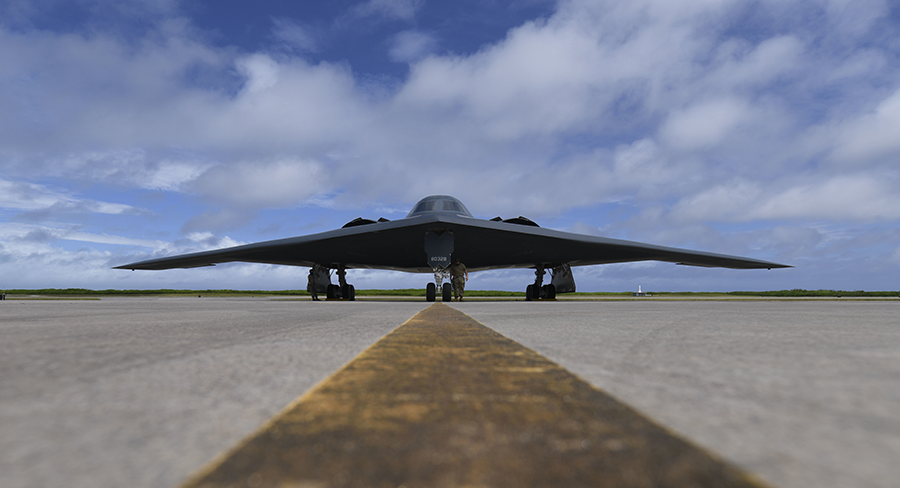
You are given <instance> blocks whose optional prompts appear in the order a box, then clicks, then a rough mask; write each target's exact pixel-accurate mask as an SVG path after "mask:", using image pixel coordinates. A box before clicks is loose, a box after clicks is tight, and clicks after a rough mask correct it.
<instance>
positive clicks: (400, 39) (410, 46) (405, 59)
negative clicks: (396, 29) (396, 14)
mask: <svg viewBox="0 0 900 488" xmlns="http://www.w3.org/2000/svg"><path fill="white" fill-rule="evenodd" d="M436 47H437V40H436V39H435V38H434V36H432V35H429V34H426V33H424V32H420V31H417V30H407V31H403V32H400V33H398V34H397V35H395V36H394V38H393V39H392V40H391V48H390V50H389V51H388V54H389V55H390V57H391V60H393V61H395V62H398V63H409V62H412V61H417V60H419V59H422V58H424V57H425V56H427V55H429V54H431V53H432V52H433V51H434V49H435V48H436Z"/></svg>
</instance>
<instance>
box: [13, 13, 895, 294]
mask: <svg viewBox="0 0 900 488" xmlns="http://www.w3.org/2000/svg"><path fill="white" fill-rule="evenodd" d="M898 58H900V7H898V6H897V4H896V3H891V2H888V1H881V0H856V1H849V0H817V1H792V0H777V1H776V0H757V1H742V0H699V1H698V0H690V1H688V0H683V1H679V0H631V1H627V2H626V1H599V0H595V1H587V0H567V1H559V2H553V1H542V0H533V1H528V0H525V1H519V2H506V1H459V2H433V1H424V0H368V1H362V0H361V1H349V0H348V1H335V2H312V1H309V2H307V1H258V2H237V1H217V2H202V1H194V2H182V1H179V0H155V1H151V0H133V1H112V0H67V1H62V0H58V1H57V0H42V1H34V0H31V1H19V0H3V1H0V288H43V287H59V288H65V287H84V288H235V289H292V288H303V287H304V284H305V276H306V270H305V269H298V268H290V267H279V266H260V265H245V264H232V265H226V266H217V267H215V268H211V269H193V270H173V271H163V272H130V271H127V272H126V271H121V270H112V269H110V268H111V267H112V266H115V265H119V264H123V263H127V262H132V261H135V260H140V259H146V258H151V257H158V256H164V255H170V254H178V253H183V252H190V251H197V250H205V249H213V248H218V247H223V246H229V245H236V244H242V243H249V242H256V241H260V240H267V239H275V238H280V237H290V236H295V235H302V234H309V233H315V232H322V231H327V230H331V229H334V228H337V227H340V226H341V225H343V224H344V223H345V222H347V221H349V220H351V219H353V218H355V217H359V216H362V217H365V218H372V219H376V218H378V217H382V216H383V217H386V218H389V219H397V218H401V217H403V216H405V215H406V213H407V212H408V211H409V208H410V207H411V206H412V205H413V204H414V203H415V202H416V201H418V200H419V199H420V198H422V197H424V196H427V195H430V194H451V195H454V196H456V197H458V198H460V199H461V200H462V201H463V202H464V203H465V204H466V205H467V206H468V207H469V209H470V210H471V211H472V212H473V213H474V214H475V215H476V216H478V217H483V218H491V217H494V216H498V215H499V216H503V217H504V218H508V217H514V216H518V215H524V216H526V217H529V218H531V219H532V220H535V221H537V222H538V223H539V224H541V225H542V226H544V227H550V228H555V229H560V230H567V231H573V232H579V233H585V234H593V235H602V236H608V237H616V238H623V239H631V240H637V241H642V242H651V243H655V244H661V245H668V246H676V247H685V248H691V249H698V250H705V251H713V252H722V253H727V254H736V255H742V256H748V257H754V258H759V259H766V260H771V261H776V262H783V263H787V264H791V265H794V266H795V268H793V269H787V270H772V271H735V270H720V269H700V268H696V269H695V268H686V267H680V266H675V265H672V264H668V263H634V264H622V265H608V266H598V267H584V268H576V270H575V278H576V282H577V283H578V288H579V290H583V291H622V290H632V289H637V286H638V285H641V286H642V287H643V289H645V290H659V291H666V290H669V291H679V290H695V291H728V290H770V289H790V288H832V289H847V290H856V289H866V290H897V289H900V284H898V280H897V275H898V271H900V225H898V220H900V164H898V163H900V59H898ZM349 277H350V281H351V282H353V283H354V284H355V285H356V286H357V288H399V287H403V288H405V287H420V286H424V284H425V283H426V282H427V281H428V279H429V277H428V276H426V275H411V274H404V273H392V272H373V271H359V270H354V271H351V272H350V273H349ZM472 278H473V279H472V281H471V282H470V287H472V288H485V289H488V288H493V289H510V290H519V289H524V287H525V285H526V284H527V283H528V282H529V281H530V280H531V279H532V273H531V272H529V271H527V270H524V271H504V272H483V273H477V274H475V275H473V277H472Z"/></svg>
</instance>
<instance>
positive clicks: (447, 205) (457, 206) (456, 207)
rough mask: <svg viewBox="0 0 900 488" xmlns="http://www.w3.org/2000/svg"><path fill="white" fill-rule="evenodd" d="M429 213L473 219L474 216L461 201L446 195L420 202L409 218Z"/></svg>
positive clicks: (434, 196)
mask: <svg viewBox="0 0 900 488" xmlns="http://www.w3.org/2000/svg"><path fill="white" fill-rule="evenodd" d="M427 212H449V213H454V214H457V215H463V216H466V217H471V216H472V214H471V213H470V212H469V210H468V209H467V208H466V206H465V205H463V204H462V202H460V201H459V200H457V199H455V198H453V197H451V196H445V195H433V196H430V197H425V198H423V199H422V200H419V203H417V204H416V206H415V207H413V209H412V211H411V212H410V213H409V215H407V217H412V216H414V215H421V214H423V213H427Z"/></svg>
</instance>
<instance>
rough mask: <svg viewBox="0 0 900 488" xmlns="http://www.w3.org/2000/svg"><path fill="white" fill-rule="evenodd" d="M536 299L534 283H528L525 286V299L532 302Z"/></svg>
mask: <svg viewBox="0 0 900 488" xmlns="http://www.w3.org/2000/svg"><path fill="white" fill-rule="evenodd" d="M532 300H534V285H528V286H527V287H525V301H526V302H530V301H532Z"/></svg>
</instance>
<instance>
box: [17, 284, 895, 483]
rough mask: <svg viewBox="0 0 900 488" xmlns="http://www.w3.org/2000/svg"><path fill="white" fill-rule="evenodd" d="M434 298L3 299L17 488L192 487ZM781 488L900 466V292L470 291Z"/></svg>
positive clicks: (526, 338)
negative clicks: (603, 294)
mask: <svg viewBox="0 0 900 488" xmlns="http://www.w3.org/2000/svg"><path fill="white" fill-rule="evenodd" d="M426 306H427V304H425V303H424V302H374V301H358V302H353V303H339V302H310V301H282V300H269V299H265V298H245V299H238V298H196V297H193V298H104V299H103V300H101V301H18V300H10V301H4V302H3V303H0V337H2V341H0V371H2V374H0V434H2V435H0V486H4V487H31V486H75V487H80V486H84V487H89V486H90V487H105V486H109V487H113V486H122V485H130V486H146V487H168V486H173V485H176V484H178V483H180V482H182V481H183V480H184V479H185V478H187V477H188V476H189V475H190V474H191V473H194V472H196V471H197V470H198V469H200V467H201V466H203V465H204V464H206V463H207V462H208V461H210V460H211V459H212V458H213V457H215V456H216V455H218V454H220V453H222V452H223V451H225V450H227V449H229V448H231V447H233V446H234V444H235V443H237V442H238V441H239V440H241V439H242V438H244V437H245V436H247V435H248V434H250V433H251V432H253V431H255V430H256V429H257V428H258V427H259V426H260V424H262V423H263V422H264V421H265V420H266V419H269V418H270V417H272V416H273V415H275V414H276V413H278V412H279V411H281V410H282V409H283V408H284V407H285V406H286V405H287V404H288V403H290V402H291V401H292V400H293V399H294V398H296V397H297V396H299V395H301V394H302V393H303V392H305V391H306V390H308V389H309V388H311V387H312V386H314V385H315V384H316V383H318V382H319V381H321V380H323V379H324V378H326V377H327V376H328V375H329V374H331V373H332V372H334V371H335V370H337V369H338V368H339V367H340V366H341V365H343V364H345V363H347V362H348V361H350V360H351V359H353V358H354V357H355V356H356V355H357V354H359V353H360V352H361V351H362V350H364V349H365V348H366V347H368V346H369V345H370V344H372V343H373V342H375V341H376V340H378V339H379V338H380V337H382V336H384V335H385V334H387V333H388V332H390V331H391V330H393V329H394V328H396V327H398V326H400V325H401V324H402V323H404V322H405V321H406V320H407V319H409V318H410V317H412V316H413V315H415V314H416V313H418V312H419V311H421V310H423V309H425V308H426ZM452 306H453V307H454V308H456V309H458V310H461V311H463V312H465V313H467V314H469V315H470V316H471V317H473V318H475V319H476V320H478V321H480V322H481V323H483V324H485V325H487V326H488V327H490V328H492V329H494V330H496V331H498V332H500V333H502V334H504V335H506V336H507V337H510V338H511V339H513V340H516V341H518V342H520V343H521V344H523V345H525V346H527V347H529V348H532V349H534V350H535V351H537V352H539V353H541V354H543V355H544V356H546V357H547V358H549V359H551V360H553V361H555V362H557V363H559V364H560V365H562V366H563V367H565V368H567V369H569V370H570V371H572V372H573V373H575V374H577V375H579V376H580V377H582V378H584V379H586V380H587V381H588V382H589V383H591V384H593V385H594V386H596V387H598V388H600V389H601V390H603V391H605V392H607V393H610V394H612V395H614V396H616V397H618V398H619V399H621V400H623V401H624V402H625V403H627V404H629V405H631V406H632V407H634V408H636V409H638V410H639V411H642V412H643V413H645V414H646V415H648V416H649V417H651V418H653V419H655V420H657V421H658V422H660V423H661V424H663V425H665V426H666V427H668V428H669V429H671V430H673V431H674V432H676V433H680V434H681V435H683V436H684V437H685V438H687V439H689V440H691V441H692V442H694V443H697V444H699V445H701V446H703V447H705V448H707V449H709V450H710V451H712V452H715V453H716V454H718V455H720V456H722V457H724V458H725V459H727V460H729V461H731V462H733V463H734V464H736V465H737V466H739V467H741V468H744V469H746V470H749V471H750V472H752V473H754V474H755V475H756V476H758V477H759V478H761V479H763V480H764V481H766V482H769V483H771V484H773V485H775V486H781V487H785V488H791V487H801V486H812V485H815V486H830V487H848V486H849V487H889V486H897V485H896V480H897V479H900V463H897V460H898V459H900V320H898V313H897V312H898V309H900V303H897V302H879V301H865V302H857V301H790V302H781V301H753V302H744V301H734V302H730V301H729V302H720V301H699V300H698V301H680V302H674V301H659V300H652V299H651V300H643V299H638V300H634V301H626V302H604V301H592V302H565V301H560V302H531V303H528V302H471V303H469V302H466V303H453V304H452Z"/></svg>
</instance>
